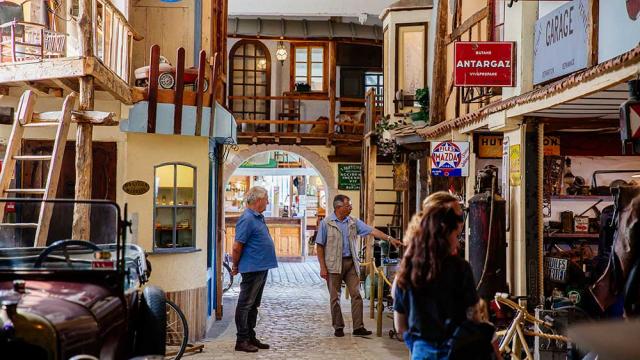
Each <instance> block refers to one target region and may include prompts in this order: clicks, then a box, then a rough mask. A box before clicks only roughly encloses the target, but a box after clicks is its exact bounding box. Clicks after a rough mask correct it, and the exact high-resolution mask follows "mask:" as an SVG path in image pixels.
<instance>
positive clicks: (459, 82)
mask: <svg viewBox="0 0 640 360" xmlns="http://www.w3.org/2000/svg"><path fill="white" fill-rule="evenodd" d="M453 58H454V67H455V69H454V85H455V86H505V87H511V86H515V73H516V72H515V69H516V66H515V61H514V59H515V46H514V43H513V42H509V41H502V42H496V41H458V42H456V43H455V44H454V48H453Z"/></svg>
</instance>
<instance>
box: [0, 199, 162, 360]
mask: <svg viewBox="0 0 640 360" xmlns="http://www.w3.org/2000/svg"><path fill="white" fill-rule="evenodd" d="M11 201H12V202H13V201H14V202H15V212H12V213H6V214H5V215H4V219H2V224H0V304H1V306H2V308H1V309H0V354H2V355H0V357H2V358H4V359H18V358H20V359H65V360H66V359H70V358H74V359H76V358H78V359H80V358H81V359H130V358H133V357H136V356H153V355H161V356H163V355H164V354H165V339H166V333H165V331H166V308H165V306H166V305H165V295H164V293H163V291H162V290H160V289H159V288H157V287H152V286H147V287H144V288H143V284H144V283H145V282H146V281H147V280H148V277H149V275H150V270H149V268H148V266H147V260H146V257H145V253H144V251H143V250H142V249H141V248H140V247H139V246H137V245H134V244H127V243H126V238H125V236H126V233H127V231H126V230H127V229H126V227H127V225H128V223H127V222H125V221H124V220H123V218H122V217H121V214H120V209H119V208H118V206H117V205H116V204H115V203H112V202H107V201H87V202H83V203H79V202H74V201H71V200H47V201H46V203H45V204H43V203H42V200H39V199H15V200H11ZM6 203H7V200H4V199H0V206H5V205H6ZM44 206H52V207H54V211H53V217H52V219H51V222H50V223H49V227H48V236H47V245H46V246H34V239H36V236H35V234H36V232H37V231H38V230H42V229H44V227H42V225H41V226H40V228H38V227H33V226H29V227H27V226H26V225H24V224H33V225H35V224H37V219H38V213H39V211H40V209H42V208H44ZM74 206H89V207H90V211H91V229H92V230H91V236H90V239H73V238H72V237H71V234H72V232H71V228H72V225H71V223H72V219H71V218H72V217H70V216H68V215H69V214H72V213H73V207H74ZM125 214H126V210H125ZM125 218H126V215H125Z"/></svg>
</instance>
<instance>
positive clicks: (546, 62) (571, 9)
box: [533, 0, 590, 84]
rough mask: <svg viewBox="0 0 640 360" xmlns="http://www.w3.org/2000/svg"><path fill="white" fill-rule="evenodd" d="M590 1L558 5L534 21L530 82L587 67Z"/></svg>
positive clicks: (541, 80) (578, 0)
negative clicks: (531, 77)
mask: <svg viewBox="0 0 640 360" xmlns="http://www.w3.org/2000/svg"><path fill="white" fill-rule="evenodd" d="M589 16H590V15H589V1H588V0H576V1H571V2H568V3H567V4H565V5H563V6H560V7H558V8H557V9H555V10H554V11H552V12H550V13H549V14H547V15H546V16H544V17H542V18H540V19H539V20H538V21H537V22H536V32H535V41H534V47H533V83H534V84H539V83H542V82H545V81H548V80H551V79H555V78H557V77H560V76H562V75H566V74H570V73H572V72H574V71H577V70H580V69H584V68H586V67H587V58H588V54H589V44H588V38H589Z"/></svg>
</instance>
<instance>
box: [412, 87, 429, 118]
mask: <svg viewBox="0 0 640 360" xmlns="http://www.w3.org/2000/svg"><path fill="white" fill-rule="evenodd" d="M415 101H416V102H417V103H418V104H419V105H420V111H418V112H415V113H413V114H411V120H412V121H413V122H414V123H416V122H425V123H429V89H428V88H424V89H417V90H416V95H415Z"/></svg>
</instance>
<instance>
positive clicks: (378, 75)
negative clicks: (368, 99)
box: [362, 71, 385, 107]
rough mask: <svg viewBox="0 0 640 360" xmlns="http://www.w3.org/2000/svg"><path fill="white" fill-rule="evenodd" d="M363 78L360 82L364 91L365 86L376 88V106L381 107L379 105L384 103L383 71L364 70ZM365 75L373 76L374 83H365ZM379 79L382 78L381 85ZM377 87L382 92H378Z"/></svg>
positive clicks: (365, 90) (365, 89) (365, 91)
mask: <svg viewBox="0 0 640 360" xmlns="http://www.w3.org/2000/svg"><path fill="white" fill-rule="evenodd" d="M363 76H364V79H363V81H362V83H363V84H364V93H365V94H366V93H367V88H373V89H375V90H376V106H378V107H381V106H380V105H383V104H384V95H385V93H384V71H382V72H380V71H365V72H364V74H363ZM367 76H375V77H376V84H375V85H367ZM380 79H382V85H380ZM378 89H380V90H381V91H382V94H378Z"/></svg>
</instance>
